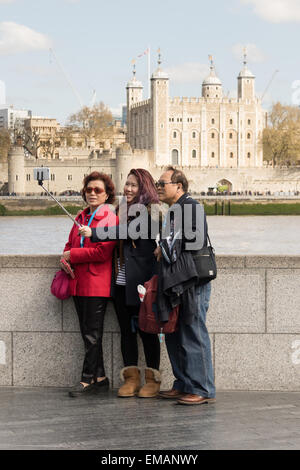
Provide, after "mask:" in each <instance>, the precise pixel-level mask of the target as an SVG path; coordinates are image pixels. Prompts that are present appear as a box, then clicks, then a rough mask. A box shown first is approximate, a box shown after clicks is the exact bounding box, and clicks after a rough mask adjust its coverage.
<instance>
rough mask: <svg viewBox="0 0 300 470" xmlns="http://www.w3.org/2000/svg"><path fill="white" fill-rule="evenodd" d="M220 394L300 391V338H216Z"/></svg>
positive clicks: (284, 336)
mask: <svg viewBox="0 0 300 470" xmlns="http://www.w3.org/2000/svg"><path fill="white" fill-rule="evenodd" d="M215 361H216V362H215V373H216V386H217V389H220V390H249V391H251V390H252V391H254V390H257V391H260V390H274V391H275V390H276V391H281V390H285V391H300V336H297V335H285V334H281V335H278V334H277V335H276V334H252V335H251V334H250V335H249V334H240V335H239V334H216V335H215Z"/></svg>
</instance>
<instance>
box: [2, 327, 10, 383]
mask: <svg viewBox="0 0 300 470" xmlns="http://www.w3.org/2000/svg"><path fill="white" fill-rule="evenodd" d="M11 347H12V341H11V333H2V332H0V386H4V385H12V355H11Z"/></svg>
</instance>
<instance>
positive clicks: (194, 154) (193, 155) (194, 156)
mask: <svg viewBox="0 0 300 470" xmlns="http://www.w3.org/2000/svg"><path fill="white" fill-rule="evenodd" d="M196 157H197V152H196V150H193V151H192V158H196Z"/></svg>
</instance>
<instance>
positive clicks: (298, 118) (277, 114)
mask: <svg viewBox="0 0 300 470" xmlns="http://www.w3.org/2000/svg"><path fill="white" fill-rule="evenodd" d="M262 144H263V150H264V160H266V161H268V162H272V165H273V167H275V166H280V165H287V166H289V165H295V164H297V163H299V161H300V109H299V108H298V107H296V106H284V105H282V104H281V103H275V104H274V105H273V107H272V110H271V112H270V113H269V127H267V128H266V129H264V132H263V137H262Z"/></svg>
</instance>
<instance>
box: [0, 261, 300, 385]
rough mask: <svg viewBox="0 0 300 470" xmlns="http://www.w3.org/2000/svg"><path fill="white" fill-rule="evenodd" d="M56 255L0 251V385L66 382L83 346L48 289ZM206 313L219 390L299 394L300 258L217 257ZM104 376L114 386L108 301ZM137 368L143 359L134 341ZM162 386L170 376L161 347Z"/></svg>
mask: <svg viewBox="0 0 300 470" xmlns="http://www.w3.org/2000/svg"><path fill="white" fill-rule="evenodd" d="M58 260H59V257H58V256H56V255H52V256H29V255H28V256H8V255H7V256H5V255H3V256H0V291H1V302H0V386H22V387H24V386H30V387H32V386H59V387H61V386H68V385H71V384H73V383H75V382H76V381H78V379H79V378H80V372H81V366H82V360H83V346H82V340H81V337H80V333H79V325H78V321H77V316H76V313H75V309H74V306H73V303H72V300H71V299H69V300H67V301H64V302H62V301H59V300H57V299H56V298H55V297H53V296H52V295H51V293H50V284H51V281H52V279H53V275H54V273H55V272H56V270H57V269H58ZM217 262H218V269H219V272H218V278H217V279H216V280H215V281H214V282H213V283H212V285H213V289H212V297H211V303H210V309H209V312H208V322H207V324H208V329H209V332H210V336H211V344H212V352H213V361H214V367H215V375H216V386H217V389H219V390H273V391H275V390H276V391H279V390H280V391H300V314H299V307H300V290H299V284H300V256H285V257H282V256H219V257H218V258H217ZM103 348H104V358H105V365H106V374H107V375H108V377H109V378H110V379H111V382H112V387H113V388H117V387H118V386H119V383H120V379H119V371H120V369H121V368H122V360H121V353H120V333H119V328H118V325H117V321H116V317H115V313H114V310H113V306H112V304H109V307H108V310H107V314H106V319H105V332H104V340H103ZM139 349H140V353H141V354H140V356H141V365H143V364H144V359H143V357H142V356H143V354H142V348H141V344H140V348H139ZM161 369H162V373H163V383H162V387H163V388H165V387H169V386H171V385H172V380H173V378H172V373H171V368H170V364H169V360H168V356H167V353H166V349H165V344H164V343H163V344H162V360H161Z"/></svg>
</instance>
